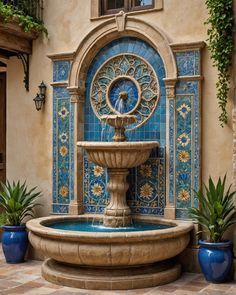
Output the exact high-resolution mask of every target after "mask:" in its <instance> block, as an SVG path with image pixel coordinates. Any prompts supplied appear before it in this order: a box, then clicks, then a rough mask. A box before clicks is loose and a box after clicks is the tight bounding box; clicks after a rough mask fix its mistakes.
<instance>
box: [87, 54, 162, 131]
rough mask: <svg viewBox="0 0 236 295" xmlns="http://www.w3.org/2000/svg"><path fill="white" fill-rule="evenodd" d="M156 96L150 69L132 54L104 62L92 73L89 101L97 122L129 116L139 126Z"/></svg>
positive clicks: (157, 89) (156, 88)
mask: <svg viewBox="0 0 236 295" xmlns="http://www.w3.org/2000/svg"><path fill="white" fill-rule="evenodd" d="M159 96H160V87H159V82H158V78H157V76H156V73H155V71H154V69H153V68H152V66H151V65H150V64H149V63H148V62H147V61H145V60H144V59H143V58H141V57H139V56H137V55H133V54H122V55H117V56H115V57H112V58H111V59H109V60H107V61H106V62H105V63H104V64H103V65H102V66H101V67H100V68H99V69H98V71H97V72H96V74H95V76H94V79H93V81H92V84H91V88H90V101H91V105H92V108H93V110H94V113H95V114H96V116H97V117H98V118H99V119H100V117H101V116H102V115H108V114H118V113H122V114H132V115H136V116H137V122H136V123H135V124H133V125H132V126H130V129H133V128H137V127H139V126H141V125H143V124H144V123H145V122H146V121H147V120H148V119H149V118H150V117H151V115H152V113H153V112H154V111H155V109H156V106H157V103H158V101H159Z"/></svg>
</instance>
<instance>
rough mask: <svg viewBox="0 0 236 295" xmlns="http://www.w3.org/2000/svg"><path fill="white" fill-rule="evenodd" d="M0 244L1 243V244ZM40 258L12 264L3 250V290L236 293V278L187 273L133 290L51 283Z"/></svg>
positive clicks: (35, 293)
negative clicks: (212, 280) (210, 279)
mask: <svg viewBox="0 0 236 295" xmlns="http://www.w3.org/2000/svg"><path fill="white" fill-rule="evenodd" d="M0 247H1V245H0ZM40 265H41V262H40V261H27V262H25V263H21V264H17V265H12V264H6V262H5V260H4V258H3V255H2V252H1V250H0V294H1V295H8V294H15V295H16V294H26V295H43V294H50V295H52V294H54V295H67V294H68V295H75V294H78V295H79V294H80V295H123V294H125V295H126V294H127V295H168V294H178V295H187V294H189V295H194V294H212V295H219V294H223V295H236V282H230V283H226V284H217V285H216V284H209V283H207V282H206V281H205V280H204V278H203V277H202V275H200V274H190V273H184V274H183V275H182V277H181V278H180V279H179V280H177V281H175V282H173V283H171V284H168V285H165V286H160V287H156V288H149V289H139V290H132V291H88V290H81V289H74V288H67V287H62V286H57V285H54V284H51V283H49V282H47V281H45V280H44V279H42V278H41V276H40Z"/></svg>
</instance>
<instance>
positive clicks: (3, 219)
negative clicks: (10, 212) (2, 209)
mask: <svg viewBox="0 0 236 295" xmlns="http://www.w3.org/2000/svg"><path fill="white" fill-rule="evenodd" d="M6 223H7V216H6V213H0V226H2V225H4V224H6Z"/></svg>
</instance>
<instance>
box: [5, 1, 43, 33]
mask: <svg viewBox="0 0 236 295" xmlns="http://www.w3.org/2000/svg"><path fill="white" fill-rule="evenodd" d="M0 18H2V19H3V21H4V22H9V21H17V22H19V25H20V26H21V27H22V29H23V30H24V32H30V31H36V32H39V33H45V34H46V35H47V29H46V28H45V26H44V25H43V22H41V21H39V20H37V19H34V18H33V17H32V16H29V15H25V14H24V13H23V12H22V11H20V10H18V9H17V8H15V7H14V6H12V5H8V4H3V2H2V1H1V0H0Z"/></svg>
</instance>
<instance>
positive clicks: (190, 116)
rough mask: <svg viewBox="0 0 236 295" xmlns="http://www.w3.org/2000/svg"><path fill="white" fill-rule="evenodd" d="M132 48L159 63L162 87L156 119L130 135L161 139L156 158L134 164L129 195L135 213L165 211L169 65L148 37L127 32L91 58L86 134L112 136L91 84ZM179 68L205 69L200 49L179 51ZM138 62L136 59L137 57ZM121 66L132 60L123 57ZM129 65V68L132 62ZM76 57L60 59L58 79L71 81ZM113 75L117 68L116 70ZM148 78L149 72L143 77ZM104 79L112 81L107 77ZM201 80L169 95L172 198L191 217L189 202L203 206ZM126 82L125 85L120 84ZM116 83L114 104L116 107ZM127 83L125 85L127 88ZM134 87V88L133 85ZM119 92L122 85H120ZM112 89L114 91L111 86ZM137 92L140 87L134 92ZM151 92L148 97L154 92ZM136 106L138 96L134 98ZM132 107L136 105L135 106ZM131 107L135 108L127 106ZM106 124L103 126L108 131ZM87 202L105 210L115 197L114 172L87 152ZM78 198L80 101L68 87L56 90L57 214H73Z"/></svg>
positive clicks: (93, 209) (91, 208) (89, 208)
mask: <svg viewBox="0 0 236 295" xmlns="http://www.w3.org/2000/svg"><path fill="white" fill-rule="evenodd" d="M127 52H128V53H130V54H131V55H136V56H138V57H139V58H144V59H145V60H146V61H147V62H148V63H149V64H150V65H151V67H153V69H154V71H155V73H156V75H157V77H158V80H159V87H160V99H159V102H158V104H157V107H156V108H155V110H154V112H153V113H152V116H151V117H150V119H149V120H148V121H147V122H146V123H145V124H144V125H142V126H141V127H139V128H136V129H134V130H132V131H127V136H128V138H129V140H131V141H136V140H142V141H145V140H157V141H159V142H160V148H159V150H158V151H157V150H153V151H152V153H151V156H150V158H149V159H148V161H147V162H146V163H144V164H143V165H141V166H140V167H137V168H133V169H131V170H130V175H129V182H130V183H131V185H130V188H129V190H128V192H127V201H128V203H129V205H130V207H131V210H132V212H133V213H135V214H154V215H163V214H164V206H165V181H166V179H165V158H166V156H165V145H166V96H165V84H164V80H163V79H164V78H165V68H164V64H163V62H162V59H161V57H160V56H159V54H158V53H157V52H156V51H155V50H154V49H153V48H152V47H151V46H150V45H148V44H147V43H146V42H144V41H142V40H139V39H136V38H129V37H125V38H121V39H118V40H115V41H113V42H111V43H110V44H108V45H107V46H105V47H104V48H103V49H101V50H100V52H99V53H98V54H97V56H96V58H95V59H94V61H93V62H92V63H91V65H90V67H89V70H88V73H87V78H86V93H85V94H86V95H85V105H84V112H85V123H84V133H85V140H92V141H100V140H109V141H110V140H111V137H112V133H111V132H110V131H109V129H108V128H107V127H106V128H105V130H103V129H104V126H102V125H101V124H100V121H99V120H98V118H97V117H96V116H95V114H94V111H93V109H92V106H91V104H90V86H91V83H92V81H93V78H94V75H95V73H96V71H97V70H98V68H99V67H100V66H101V65H102V64H103V63H104V62H106V61H107V60H108V59H109V58H111V57H114V55H117V54H123V53H127ZM175 56H176V61H177V67H178V74H179V75H180V76H190V75H199V74H200V55H199V52H198V51H186V52H178V53H176V54H175ZM134 62H135V61H134ZM121 68H122V69H123V70H125V69H126V68H127V64H126V63H125V61H123V63H122V66H121ZM127 69H128V68H127ZM69 70H70V62H69V61H60V62H55V63H54V68H53V81H55V82H58V81H66V80H67V79H68V76H69ZM110 77H112V73H110ZM142 79H143V82H144V83H146V82H147V81H148V79H149V77H143V78H142ZM101 82H104V83H107V82H106V81H105V80H102V81H101ZM199 84H200V82H199V81H180V82H178V83H177V85H176V99H175V100H170V101H169V120H170V121H169V125H170V129H169V143H170V147H169V160H170V165H169V179H168V182H169V201H170V203H171V204H174V203H176V207H177V209H176V218H179V219H188V211H187V208H188V207H190V206H193V205H194V206H198V203H197V200H196V199H195V198H194V195H193V193H192V188H194V189H195V190H197V189H198V188H199V174H200V150H199V141H200V139H199V125H200V118H199V114H200V111H199V88H200V86H199ZM118 86H119V87H120V85H118ZM119 87H117V85H116V87H114V91H113V92H114V93H113V94H114V95H113V101H111V103H112V106H113V107H114V108H116V105H115V104H116V99H115V98H116V97H117V94H115V90H116V89H117V88H119ZM126 90H127V89H123V91H126ZM128 91H130V88H128ZM118 92H119V91H118ZM111 94H112V91H111ZM129 95H130V97H131V96H132V97H135V96H136V94H135V90H134V91H133V92H132V93H131V94H130V93H129ZM145 95H147V98H149V97H150V96H148V95H149V94H148V93H147V94H145ZM111 96H112V95H111ZM130 105H131V106H132V107H133V106H134V105H135V101H134V100H132V103H131V104H130ZM132 107H131V108H132ZM124 111H125V112H127V111H130V109H126V110H124ZM102 130H103V132H102ZM83 168H84V208H85V212H90V213H98V214H100V213H103V211H104V208H105V206H106V205H107V204H108V201H109V194H108V193H107V192H106V184H107V182H108V180H109V179H108V176H107V173H106V170H105V169H102V168H101V167H98V166H95V165H94V164H93V163H91V162H89V161H88V160H87V158H86V156H85V157H84V167H83ZM73 198H74V105H73V104H71V103H70V97H69V93H68V91H67V89H66V87H54V90H53V204H52V209H53V212H54V213H56V214H67V213H68V205H69V202H70V200H72V199H73Z"/></svg>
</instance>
